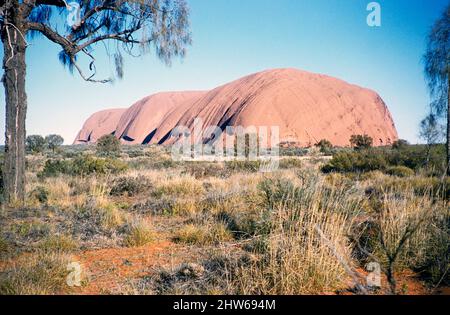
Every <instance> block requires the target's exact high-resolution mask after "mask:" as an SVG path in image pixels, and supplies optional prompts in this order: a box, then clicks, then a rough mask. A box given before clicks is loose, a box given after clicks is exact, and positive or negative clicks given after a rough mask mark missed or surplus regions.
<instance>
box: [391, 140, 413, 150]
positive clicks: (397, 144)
mask: <svg viewBox="0 0 450 315" xmlns="http://www.w3.org/2000/svg"><path fill="white" fill-rule="evenodd" d="M408 146H409V142H408V141H407V140H403V139H398V140H396V141H394V143H393V144H392V149H395V150H402V149H405V148H407V147H408Z"/></svg>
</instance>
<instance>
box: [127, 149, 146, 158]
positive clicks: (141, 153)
mask: <svg viewBox="0 0 450 315" xmlns="http://www.w3.org/2000/svg"><path fill="white" fill-rule="evenodd" d="M127 154H128V157H129V158H132V159H133V158H137V157H142V156H145V152H144V151H143V150H132V151H128V152H127Z"/></svg>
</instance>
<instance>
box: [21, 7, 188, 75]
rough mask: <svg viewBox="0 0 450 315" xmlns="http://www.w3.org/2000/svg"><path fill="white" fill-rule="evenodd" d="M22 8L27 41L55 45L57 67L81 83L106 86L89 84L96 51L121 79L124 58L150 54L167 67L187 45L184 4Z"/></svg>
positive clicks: (181, 53)
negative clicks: (76, 75) (102, 51)
mask: <svg viewBox="0 0 450 315" xmlns="http://www.w3.org/2000/svg"><path fill="white" fill-rule="evenodd" d="M23 6H24V9H23V10H24V15H25V16H26V17H27V19H26V23H25V27H26V29H27V30H28V35H29V36H28V37H29V38H34V37H35V36H37V35H43V36H45V37H46V38H47V39H49V40H50V41H52V42H54V43H56V44H58V45H59V46H60V48H61V51H60V53H59V56H58V58H59V60H60V62H61V63H62V64H63V65H64V66H66V67H67V68H68V69H69V70H70V71H71V72H73V70H74V69H76V70H77V71H78V73H79V74H80V75H81V76H82V77H83V78H84V79H85V80H87V81H92V82H109V81H111V80H112V78H106V79H100V80H98V79H96V78H95V75H96V65H95V57H94V53H96V52H97V49H96V47H97V45H100V47H103V48H105V51H106V53H107V55H108V56H109V57H110V60H111V62H112V63H114V64H115V70H116V71H115V72H116V76H117V77H118V78H122V76H123V73H124V71H123V54H124V53H125V54H129V55H132V56H141V55H143V54H146V53H148V52H149V51H150V50H151V48H154V50H155V51H156V55H157V56H158V57H159V58H160V59H161V60H162V61H163V62H164V63H166V64H170V63H171V60H172V59H173V57H176V56H181V57H183V56H184V55H185V53H186V47H187V46H188V45H189V44H190V43H191V33H190V31H189V11H188V7H187V5H186V2H185V1H184V0H75V1H70V2H69V4H68V2H66V1H63V0H26V1H24V4H23ZM72 12H73V13H72ZM55 15H60V17H62V18H55V17H54V16H55ZM80 55H83V56H85V57H87V58H88V59H87V61H88V70H89V73H88V74H85V71H83V69H82V67H81V65H80V64H81V63H80V64H79V62H78V61H79V56H80Z"/></svg>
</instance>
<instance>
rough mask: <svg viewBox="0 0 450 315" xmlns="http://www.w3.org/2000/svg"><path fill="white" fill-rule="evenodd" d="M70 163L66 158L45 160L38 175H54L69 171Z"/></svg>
mask: <svg viewBox="0 0 450 315" xmlns="http://www.w3.org/2000/svg"><path fill="white" fill-rule="evenodd" d="M70 168H71V163H70V161H68V160H47V161H45V165H44V169H43V170H42V171H41V172H39V173H38V176H39V177H54V176H58V175H59V174H67V173H69V172H70Z"/></svg>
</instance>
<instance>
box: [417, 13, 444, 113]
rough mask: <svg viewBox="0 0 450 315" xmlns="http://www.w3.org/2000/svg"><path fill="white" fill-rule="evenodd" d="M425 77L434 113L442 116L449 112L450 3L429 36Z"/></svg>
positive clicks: (424, 57)
mask: <svg viewBox="0 0 450 315" xmlns="http://www.w3.org/2000/svg"><path fill="white" fill-rule="evenodd" d="M423 62H424V68H425V71H424V72H425V78H426V81H427V83H428V88H429V90H430V94H431V96H432V98H433V102H432V111H433V114H435V115H438V116H442V115H444V114H445V113H446V112H447V105H448V104H447V102H448V75H449V71H450V68H449V67H450V5H449V6H447V8H446V9H445V11H444V13H443V14H442V16H441V18H440V19H439V20H437V21H436V23H435V24H434V26H433V27H432V29H431V31H430V33H429V34H428V38H427V49H426V52H425V55H424V56H423Z"/></svg>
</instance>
